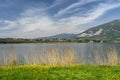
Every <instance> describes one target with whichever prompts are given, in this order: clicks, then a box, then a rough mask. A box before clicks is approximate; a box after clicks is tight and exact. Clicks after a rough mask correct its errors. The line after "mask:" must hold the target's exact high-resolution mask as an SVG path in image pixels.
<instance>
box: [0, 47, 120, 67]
mask: <svg viewBox="0 0 120 80" xmlns="http://www.w3.org/2000/svg"><path fill="white" fill-rule="evenodd" d="M39 52H42V53H33V54H23V55H22V57H19V56H18V55H17V52H16V51H13V53H12V54H11V53H10V54H6V55H5V54H1V56H0V65H2V66H8V65H21V64H22V65H31V64H37V65H50V66H56V65H61V66H70V65H73V64H78V63H77V58H78V55H77V54H78V53H77V51H76V50H75V49H74V48H72V47H48V48H45V49H43V50H42V51H39ZM91 56H94V57H93V61H94V64H97V65H118V64H119V57H120V56H119V54H118V51H117V48H116V47H115V46H111V47H109V48H108V49H107V53H106V54H100V53H99V50H97V49H96V50H95V51H94V53H93V54H92V55H91ZM79 58H82V57H79ZM82 59H83V58H82Z"/></svg>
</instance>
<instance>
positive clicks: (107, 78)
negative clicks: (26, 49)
mask: <svg viewBox="0 0 120 80" xmlns="http://www.w3.org/2000/svg"><path fill="white" fill-rule="evenodd" d="M0 80H120V66H96V65H75V66H69V67H61V66H57V67H51V66H40V65H31V66H30V65H28V66H7V67H2V66H1V67H0Z"/></svg>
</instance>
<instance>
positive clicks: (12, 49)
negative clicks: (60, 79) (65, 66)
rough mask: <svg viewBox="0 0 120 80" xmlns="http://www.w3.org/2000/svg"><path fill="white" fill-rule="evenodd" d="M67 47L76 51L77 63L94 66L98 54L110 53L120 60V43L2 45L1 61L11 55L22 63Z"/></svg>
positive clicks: (0, 47)
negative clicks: (25, 57) (48, 50)
mask: <svg viewBox="0 0 120 80" xmlns="http://www.w3.org/2000/svg"><path fill="white" fill-rule="evenodd" d="M65 47H72V48H73V49H74V50H75V51H76V53H77V54H76V59H77V63H86V64H94V63H95V60H94V59H95V57H97V56H95V54H96V53H97V55H101V56H102V57H104V56H106V55H107V53H108V52H112V53H115V52H117V56H118V59H119V58H120V56H119V55H120V43H38V44H33V43H31V44H0V61H3V59H4V58H3V57H6V58H7V57H10V55H11V56H12V55H14V54H16V55H17V57H19V61H20V62H21V63H22V60H23V57H24V56H26V55H28V56H29V55H31V54H42V53H43V51H45V50H47V49H48V48H65ZM113 48H114V49H113ZM41 56H42V55H41ZM42 57H45V56H42ZM102 57H101V58H102ZM113 57H114V56H113ZM11 58H12V57H11ZM119 62H120V60H119Z"/></svg>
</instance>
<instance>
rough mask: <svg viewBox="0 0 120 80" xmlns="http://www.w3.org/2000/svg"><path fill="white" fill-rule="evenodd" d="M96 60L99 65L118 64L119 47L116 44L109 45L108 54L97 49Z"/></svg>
mask: <svg viewBox="0 0 120 80" xmlns="http://www.w3.org/2000/svg"><path fill="white" fill-rule="evenodd" d="M94 60H95V64H97V65H118V64H119V55H118V51H117V48H116V47H115V46H111V47H109V48H108V49H107V53H106V54H100V53H99V52H98V50H95V53H94Z"/></svg>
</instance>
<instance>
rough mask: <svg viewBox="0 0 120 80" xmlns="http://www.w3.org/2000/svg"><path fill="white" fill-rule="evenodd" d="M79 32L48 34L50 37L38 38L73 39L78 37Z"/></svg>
mask: <svg viewBox="0 0 120 80" xmlns="http://www.w3.org/2000/svg"><path fill="white" fill-rule="evenodd" d="M76 36H77V34H65V33H64V34H58V35H54V36H48V37H42V38H38V39H56V38H57V39H71V38H74V37H76Z"/></svg>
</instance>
